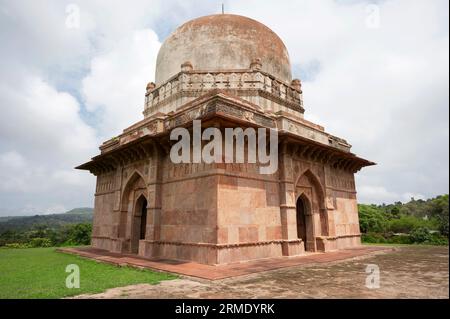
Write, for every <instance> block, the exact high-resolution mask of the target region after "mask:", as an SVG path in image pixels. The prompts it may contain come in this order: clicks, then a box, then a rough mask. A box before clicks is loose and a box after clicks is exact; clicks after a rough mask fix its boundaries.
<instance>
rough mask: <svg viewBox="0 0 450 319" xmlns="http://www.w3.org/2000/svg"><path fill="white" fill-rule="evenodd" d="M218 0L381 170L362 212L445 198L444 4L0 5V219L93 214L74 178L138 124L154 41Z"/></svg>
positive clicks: (82, 183)
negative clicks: (271, 37) (279, 42)
mask: <svg viewBox="0 0 450 319" xmlns="http://www.w3.org/2000/svg"><path fill="white" fill-rule="evenodd" d="M222 2H225V7H226V11H227V12H228V13H234V14H241V15H246V16H249V17H252V18H255V19H257V20H259V21H261V22H263V23H265V24H266V25H268V26H269V27H270V28H272V29H273V30H274V31H275V32H277V33H278V34H279V35H280V36H281V38H282V39H283V40H284V41H285V43H286V45H287V47H288V49H289V52H290V55H291V60H292V64H293V69H294V75H295V76H296V77H298V78H301V79H302V80H303V82H304V92H305V108H306V112H307V113H306V117H307V118H308V119H309V120H312V121H314V122H317V123H319V124H322V125H324V126H325V127H326V128H327V130H328V131H329V132H331V133H333V134H336V135H338V136H342V137H345V138H347V139H348V140H349V141H350V142H351V143H352V145H353V151H354V152H355V153H357V154H358V155H360V156H362V157H365V158H368V159H371V160H373V161H375V162H377V163H378V166H377V167H374V168H368V169H365V170H363V171H362V172H361V173H359V174H358V176H357V186H358V191H359V200H360V202H364V203H383V202H386V203H389V202H394V201H407V200H409V199H410V198H411V197H413V196H414V197H415V198H428V197H432V196H436V195H439V194H442V193H448V191H449V169H448V165H449V145H448V143H449V122H448V121H449V120H448V116H449V90H448V85H449V73H448V68H449V62H448V61H449V60H448V55H449V34H448V23H449V16H448V9H449V8H448V6H449V4H448V1H447V0H442V1H440V0H431V1H425V0H414V1H413V0H385V1H373V0H372V1H356V0H345V1H344V0H340V1H338V0H335V1H332V0H320V1H318V0H304V1H302V0H283V1H271V0H267V1H261V0H245V1H244V0H228V1H227V0H223V1H218V0H161V1H160V0H128V1H122V0H117V1H114V0H109V1H106V0H101V1H100V0H86V1H81V0H80V1H76V0H70V1H65V0H55V1H51V0H42V1H34V0H10V1H8V0H0V41H1V47H0V61H1V72H0V108H1V113H0V215H24V214H35V213H53V212H64V211H66V210H69V209H71V208H74V207H81V206H89V207H92V206H93V193H94V188H95V179H94V178H93V177H92V176H90V175H89V173H87V172H78V171H76V170H74V169H73V167H75V166H77V165H78V164H81V163H84V162H86V161H87V160H88V159H89V158H91V157H92V156H94V155H96V154H97V153H98V149H97V147H98V145H99V144H100V143H101V142H102V141H104V140H107V139H109V138H111V137H113V136H117V135H118V134H120V132H121V131H122V130H123V129H124V128H126V127H128V126H129V125H131V124H133V123H134V122H136V121H138V120H140V119H142V111H143V102H144V94H145V86H146V84H147V83H148V82H149V81H152V80H154V70H155V61H156V55H157V53H158V50H159V47H160V46H161V43H162V42H163V41H164V39H165V38H166V37H167V36H168V35H169V34H170V33H171V32H172V31H173V30H174V29H175V28H176V27H177V26H178V25H180V24H181V23H183V22H185V21H187V20H190V19H193V18H196V17H199V16H203V15H208V14H213V13H219V12H220V11H221V3H222ZM78 13H79V19H77V15H78Z"/></svg>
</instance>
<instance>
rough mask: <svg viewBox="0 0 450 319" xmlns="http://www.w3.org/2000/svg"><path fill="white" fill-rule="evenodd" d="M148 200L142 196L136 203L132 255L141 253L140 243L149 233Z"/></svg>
mask: <svg viewBox="0 0 450 319" xmlns="http://www.w3.org/2000/svg"><path fill="white" fill-rule="evenodd" d="M147 205H148V202H147V199H146V198H145V196H143V195H142V196H140V197H139V199H138V200H137V201H136V205H135V209H134V214H133V227H132V233H131V247H130V248H131V253H132V254H138V253H139V241H141V240H145V237H146V232H147Z"/></svg>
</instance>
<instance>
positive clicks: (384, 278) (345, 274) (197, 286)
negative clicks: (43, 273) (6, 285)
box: [77, 247, 449, 299]
mask: <svg viewBox="0 0 450 319" xmlns="http://www.w3.org/2000/svg"><path fill="white" fill-rule="evenodd" d="M448 262H449V251H448V247H402V248H398V249H396V250H395V251H393V252H388V253H386V252H385V253H378V254H375V255H369V256H365V257H358V258H354V259H352V260H346V261H340V262H333V263H326V264H318V265H304V266H298V267H291V268H286V269H282V270H276V271H270V272H265V273H260V274H254V275H250V276H245V277H238V278H233V279H226V280H220V281H213V282H210V281H200V280H196V279H190V278H184V279H179V280H173V281H165V282H162V283H160V284H158V285H155V286H151V285H136V286H129V287H123V288H114V289H111V290H108V291H107V292H105V293H102V294H97V295H89V296H86V295H84V296H78V297H77V298H139V299H181V298H186V299H217V298H220V299H231V298H238V299H263V298H280V299H281V298H294V299H297V298H449V271H448ZM369 264H373V265H377V266H378V267H379V269H380V288H379V289H368V288H367V287H366V279H367V276H368V275H367V273H366V268H367V265H369Z"/></svg>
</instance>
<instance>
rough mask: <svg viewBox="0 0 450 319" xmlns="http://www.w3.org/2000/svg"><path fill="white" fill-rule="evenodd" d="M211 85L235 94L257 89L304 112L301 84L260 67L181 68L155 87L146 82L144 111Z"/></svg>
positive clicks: (206, 88)
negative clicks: (196, 69) (216, 69)
mask: <svg viewBox="0 0 450 319" xmlns="http://www.w3.org/2000/svg"><path fill="white" fill-rule="evenodd" d="M297 81H298V80H297ZM213 89H216V90H224V91H227V90H229V91H233V92H234V93H235V94H236V95H238V96H239V95H240V94H239V93H240V91H242V92H241V93H243V95H252V93H251V92H252V91H259V92H261V95H262V96H264V97H266V98H269V99H274V100H278V102H280V103H284V104H286V106H287V107H289V108H292V109H295V110H297V111H300V112H302V113H303V112H304V110H303V97H302V91H301V86H300V85H299V84H298V83H297V82H295V81H293V83H291V84H287V83H284V82H282V81H280V80H278V79H276V78H275V77H273V76H271V75H270V74H267V73H265V72H262V71H254V70H232V71H220V72H217V71H216V72H208V71H184V72H180V73H178V75H176V76H174V77H172V78H171V79H170V80H169V81H167V82H166V83H164V84H162V85H161V86H159V87H157V88H155V87H154V86H153V85H149V86H148V87H147V94H146V99H145V111H144V115H145V116H149V115H151V114H152V112H155V111H157V109H158V108H159V107H161V106H163V105H165V104H168V103H171V102H172V101H173V100H174V99H176V98H179V97H181V96H189V97H198V96H201V95H203V94H205V91H207V90H213ZM253 94H254V93H253Z"/></svg>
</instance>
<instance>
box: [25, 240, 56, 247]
mask: <svg viewBox="0 0 450 319" xmlns="http://www.w3.org/2000/svg"><path fill="white" fill-rule="evenodd" d="M30 246H31V247H33V248H39V247H52V242H51V240H50V239H48V238H33V239H31V240H30Z"/></svg>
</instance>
